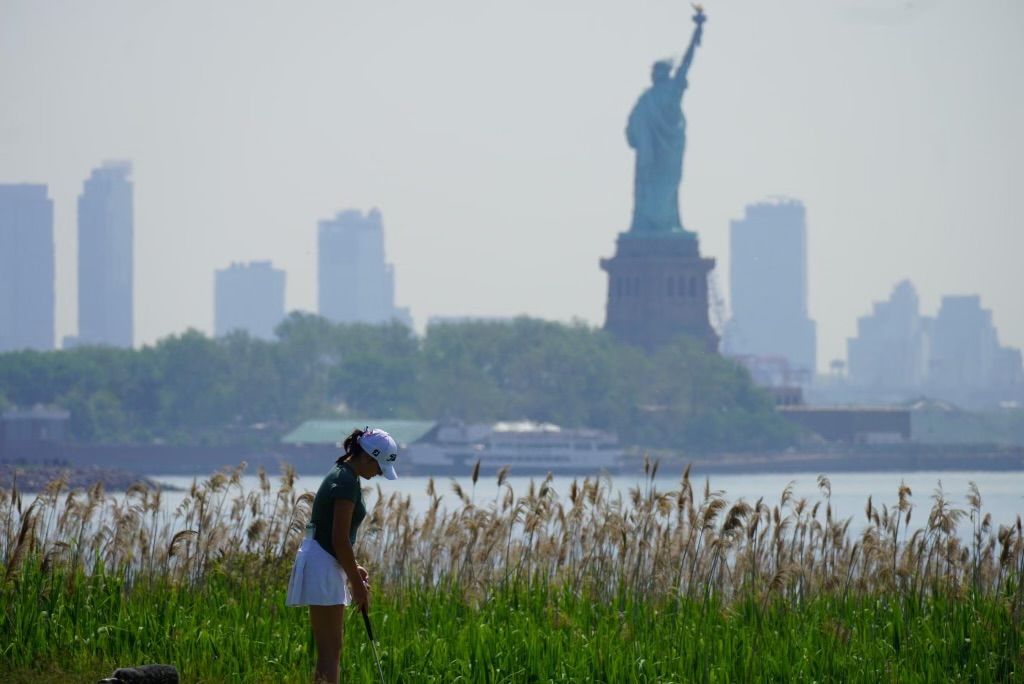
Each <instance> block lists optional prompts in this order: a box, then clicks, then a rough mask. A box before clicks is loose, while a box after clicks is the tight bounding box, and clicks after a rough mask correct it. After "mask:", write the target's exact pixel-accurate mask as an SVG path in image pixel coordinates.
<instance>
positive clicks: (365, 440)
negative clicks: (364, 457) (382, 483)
mask: <svg viewBox="0 0 1024 684" xmlns="http://www.w3.org/2000/svg"><path fill="white" fill-rule="evenodd" d="M356 441H357V442H358V443H359V448H360V449H362V450H363V451H365V452H366V453H368V454H369V455H370V456H373V457H374V458H375V459H377V463H379V464H380V469H381V472H383V473H384V477H386V478H387V479H389V480H397V479H398V473H397V472H395V460H396V459H397V458H398V444H396V443H395V440H394V439H393V438H392V437H391V435H389V434H388V433H386V432H384V431H383V430H378V429H377V428H367V429H366V431H365V432H363V434H362V436H360V437H359V439H358V440H356Z"/></svg>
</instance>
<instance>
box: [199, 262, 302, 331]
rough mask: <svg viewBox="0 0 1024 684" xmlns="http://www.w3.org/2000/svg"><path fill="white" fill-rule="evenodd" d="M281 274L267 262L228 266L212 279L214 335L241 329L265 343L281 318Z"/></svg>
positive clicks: (282, 298) (282, 279) (282, 290)
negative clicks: (263, 340)
mask: <svg viewBox="0 0 1024 684" xmlns="http://www.w3.org/2000/svg"><path fill="white" fill-rule="evenodd" d="M284 284H285V273H284V271H281V270H279V269H276V268H274V267H273V266H272V265H271V263H270V262H269V261H253V262H251V263H248V264H231V266H229V267H228V268H225V269H222V270H219V271H217V272H216V275H215V276H214V326H213V327H214V332H215V333H216V335H217V336H218V337H220V336H222V335H227V334H228V333H230V332H232V331H235V330H244V331H245V332H247V333H249V334H250V335H251V336H253V337H260V338H263V339H266V340H269V339H272V338H273V336H274V328H275V327H277V324H278V323H280V322H281V319H283V318H284Z"/></svg>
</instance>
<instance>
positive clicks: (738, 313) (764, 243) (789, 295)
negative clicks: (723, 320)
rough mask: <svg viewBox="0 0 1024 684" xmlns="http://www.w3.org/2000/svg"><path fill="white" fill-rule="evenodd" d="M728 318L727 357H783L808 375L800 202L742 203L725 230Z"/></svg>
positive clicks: (811, 338)
mask: <svg viewBox="0 0 1024 684" xmlns="http://www.w3.org/2000/svg"><path fill="white" fill-rule="evenodd" d="M729 255H730V259H729V292H730V300H731V308H732V318H731V319H730V320H729V323H728V324H727V325H726V329H725V336H724V340H723V343H724V344H723V347H724V350H725V353H726V354H727V355H730V356H756V357H765V358H773V357H774V358H781V359H785V361H786V362H787V363H788V365H789V367H790V368H791V369H792V370H794V371H802V372H804V373H805V374H806V375H808V376H810V375H813V373H814V372H815V368H816V364H817V356H816V330H815V324H814V321H812V320H811V319H810V318H809V317H808V315H807V219H806V210H805V209H804V205H803V204H802V203H801V202H799V201H797V200H792V199H776V200H771V201H767V202H759V203H757V204H751V205H748V206H747V207H746V212H745V214H744V216H743V218H741V219H737V220H733V221H731V223H730V230H729Z"/></svg>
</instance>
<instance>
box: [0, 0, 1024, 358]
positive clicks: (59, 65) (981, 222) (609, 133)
mask: <svg viewBox="0 0 1024 684" xmlns="http://www.w3.org/2000/svg"><path fill="white" fill-rule="evenodd" d="M229 5H230V3H229ZM855 5H856V7H855ZM868 6H870V7H868ZM864 7H868V9H867V10H864ZM231 8H233V9H231ZM231 8H222V9H218V10H217V11H214V12H212V13H210V14H209V15H206V14H204V13H202V12H201V9H200V6H199V5H198V4H196V3H191V4H190V3H183V4H182V5H181V6H179V7H178V8H177V9H175V10H173V11H171V10H154V9H141V8H138V7H135V6H133V5H132V4H131V3H123V2H110V1H106V2H101V3H97V4H95V5H93V6H92V7H91V8H85V7H78V6H75V5H74V4H73V3H60V2H58V3H55V4H54V5H53V6H52V8H51V9H49V10H45V9H40V8H38V7H37V6H35V5H34V4H32V3H27V2H13V3H8V4H6V5H5V8H4V9H3V10H0V13H2V14H3V19H4V21H0V36H2V37H3V40H2V41H0V53H2V54H0V56H2V57H4V59H2V60H0V84H2V85H3V87H4V88H5V92H8V93H10V102H11V106H10V107H7V108H5V110H4V111H3V112H0V152H2V153H0V182H4V183H16V182H22V181H26V182H32V181H35V182H41V183H47V184H48V185H49V186H50V188H51V197H52V198H53V200H54V205H55V231H56V241H57V262H58V263H57V266H58V268H57V271H58V275H57V306H58V324H57V334H58V338H59V337H61V336H62V335H66V334H70V333H74V331H75V325H74V320H75V317H76V312H75V311H74V309H75V306H74V304H73V302H74V300H75V287H74V281H75V278H76V276H75V265H74V263H71V262H73V260H74V258H75V257H74V255H75V245H74V243H75V240H74V235H73V234H71V233H72V232H73V229H74V217H73V209H72V207H73V198H74V196H75V194H76V190H77V189H78V187H80V183H81V178H82V177H84V176H85V175H86V174H87V173H88V170H89V169H90V168H92V167H93V166H94V165H95V164H96V162H97V161H98V160H99V159H105V158H110V157H124V158H130V159H132V160H133V161H134V164H135V172H134V178H135V184H136V200H137V201H136V216H137V218H136V241H137V245H136V262H137V267H136V268H137V277H136V285H137V306H136V314H137V321H136V340H137V341H138V342H141V343H147V342H152V341H153V340H155V339H157V338H159V337H163V336H166V335H168V334H174V333H179V332H181V331H183V330H184V329H186V328H188V327H195V328H198V329H200V330H204V331H207V332H212V329H211V327H210V323H209V322H210V321H212V319H213V316H212V298H211V297H210V291H209V274H210V273H211V272H212V271H213V270H214V269H215V268H217V267H218V266H220V265H222V264H224V263H228V262H230V261H236V260H243V261H244V260H252V259H261V258H268V257H269V258H273V260H274V262H275V263H276V264H279V265H280V266H281V267H282V268H284V269H285V270H286V271H288V272H289V273H290V278H289V280H290V282H289V291H288V301H287V309H288V310H293V309H299V310H305V311H315V310H316V304H315V299H316V297H315V292H316V279H315V272H316V266H315V235H313V234H312V231H311V230H310V229H309V226H312V225H315V223H316V221H317V220H318V219H319V218H321V217H323V216H324V215H327V214H328V213H329V212H330V211H332V210H333V209H334V208H336V207H339V206H379V207H381V209H382V210H383V211H384V213H385V214H386V215H387V216H388V226H389V231H388V237H387V245H386V246H387V252H388V254H389V261H390V262H391V263H393V264H395V267H396V272H397V273H398V277H397V279H396V292H397V299H398V300H399V301H401V302H403V304H408V305H409V306H410V307H411V309H412V310H413V311H414V312H415V314H416V319H417V324H418V327H419V328H422V325H423V323H424V322H425V321H426V320H427V319H428V318H429V317H431V316H437V315H481V314H489V315H497V316H505V315H515V314H528V315H533V316H538V317H542V318H550V319H557V320H570V319H572V318H573V317H578V318H581V319H583V320H585V321H587V322H588V323H590V324H592V325H595V326H597V325H600V324H601V321H602V318H603V316H602V305H603V297H602V293H603V288H602V282H603V274H602V273H600V271H599V270H598V269H597V268H595V267H594V263H595V262H596V260H597V259H599V258H600V257H602V256H606V255H607V254H608V253H609V251H610V248H611V245H612V243H613V240H614V236H615V235H616V234H617V233H618V232H620V231H622V230H624V229H625V228H626V227H627V225H628V220H629V202H630V191H629V174H630V173H631V164H630V161H629V151H628V150H627V149H624V146H623V145H622V125H623V120H624V117H625V115H626V114H627V113H628V111H629V107H630V105H631V103H632V101H633V100H634V99H635V95H636V92H637V89H638V87H640V86H642V85H643V84H644V83H645V82H646V80H647V75H648V71H649V68H650V64H651V62H652V61H654V60H655V59H657V58H658V57H661V56H664V55H665V54H673V53H675V54H676V55H678V53H679V50H680V42H681V38H680V37H681V36H682V35H685V32H686V31H687V30H688V29H689V26H690V24H689V14H690V8H689V7H688V6H687V5H685V3H684V4H682V5H679V4H676V3H668V2H657V3H652V4H651V5H650V6H644V7H643V8H629V9H628V10H627V9H626V8H619V7H617V6H615V5H613V4H610V3H609V4H594V3H586V4H584V3H581V2H569V3H567V4H566V5H565V6H563V7H560V8H558V9H549V8H545V7H541V5H540V4H531V3H526V4H525V5H522V6H519V7H517V8H514V9H513V8H503V9H496V8H490V9H487V10H485V9H484V8H477V7H474V6H473V5H471V4H470V3H465V2H448V3H446V4H445V7H444V8H443V9H445V10H448V11H450V13H451V17H452V20H451V21H450V20H449V19H448V18H447V17H443V16H442V15H445V14H446V12H445V11H437V9H436V8H435V9H428V8H419V7H416V6H414V5H411V4H400V6H397V7H395V8H390V9H388V8H336V7H332V6H330V5H327V4H317V3H313V4H311V5H310V6H309V7H308V8H306V9H305V10H304V11H303V12H292V11H291V10H287V11H286V10H284V9H273V8H271V7H270V6H265V5H251V6H250V5H245V6H243V5H241V4H236V5H232V6H231ZM862 10H864V11H862ZM709 11H710V12H711V14H710V22H711V23H710V24H709V33H708V37H707V38H706V40H705V44H704V45H703V46H702V48H701V56H700V59H699V61H698V62H697V64H696V65H695V66H694V70H693V73H692V74H691V83H692V85H693V86H694V88H693V90H692V93H690V94H688V95H687V102H686V105H685V106H686V111H687V117H688V120H689V125H690V127H689V131H688V137H689V145H690V147H689V149H688V151H687V159H686V172H685V178H686V180H685V181H684V183H683V187H682V195H683V199H682V203H683V209H684V213H685V214H686V217H687V218H686V221H687V225H688V226H691V227H692V228H693V229H695V230H696V231H697V232H698V234H699V236H700V238H701V249H702V252H703V253H706V254H708V255H709V256H711V257H714V258H716V259H718V268H717V270H718V271H719V276H718V277H719V283H720V284H724V280H725V279H724V277H723V274H724V273H727V272H728V270H729V264H728V254H727V252H728V222H729V219H731V218H734V217H735V216H737V215H738V214H739V212H740V211H741V210H742V207H743V206H745V205H746V204H748V203H751V202H756V201H757V200H759V199H760V198H762V197H766V196H770V195H774V194H787V195H791V196H794V197H797V198H800V199H801V200H802V201H803V202H804V204H805V205H806V207H807V211H808V224H809V226H810V230H809V234H808V253H809V271H808V278H809V298H810V302H809V314H810V316H811V318H814V319H816V320H817V322H818V333H819V335H818V336H819V346H818V366H819V369H821V368H824V367H827V364H828V362H829V361H830V360H831V359H833V358H842V357H843V356H845V340H846V339H847V338H848V337H851V336H852V335H853V334H854V331H855V327H856V319H857V317H858V316H859V315H861V314H862V313H863V311H865V310H866V309H868V308H869V307H870V303H871V302H873V301H877V300H879V299H881V298H883V297H884V296H885V295H886V293H887V292H888V290H889V289H890V287H891V284H892V283H893V282H898V281H899V280H902V279H904V278H909V279H911V280H913V281H914V282H915V283H916V284H917V286H918V288H919V294H920V297H921V300H922V307H923V308H925V309H927V310H936V309H937V308H938V305H939V298H940V296H941V295H942V294H947V293H961V294H979V295H980V296H981V298H982V300H983V301H984V302H985V304H986V306H987V307H988V308H990V309H991V310H993V312H994V314H995V317H996V320H997V323H998V326H999V330H1000V335H1001V340H1002V342H1003V343H1004V344H1007V345H1009V346H1014V347H1020V346H1024V317H1022V316H1021V314H1020V313H1019V311H1020V307H1019V305H1018V304H1016V302H1015V296H1014V292H1015V291H1019V290H1020V289H1021V288H1022V287H1024V283H1021V282H1020V278H1022V277H1024V276H1021V275H1020V274H1019V273H1018V270H1019V269H1016V268H1015V264H1014V260H1013V256H1012V255H1014V254H1017V253H1021V252H1022V251H1024V237H1022V231H1019V230H1015V229H1014V226H1016V225H1019V219H1018V218H1017V215H1016V202H1015V200H1016V198H1015V194H1014V188H1015V187H1017V186H1019V185H1020V182H1021V180H1022V179H1021V174H1020V170H1019V167H1018V166H1017V164H1016V161H1015V160H1016V159H1019V158H1020V157H1021V155H1022V154H1024V135H1022V133H1021V132H1020V129H1019V127H1018V126H1016V125H1014V123H1013V122H1015V121H1016V120H1018V119H1020V118H1021V115H1022V114H1024V86H1021V85H1020V84H1019V83H1018V82H1017V80H1016V79H1014V78H1012V75H1013V73H1014V71H1015V70H1014V68H1013V64H1014V63H1019V61H1020V55H1021V52H1022V50H1024V48H1022V47H1021V45H1020V41H1016V40H1012V39H1013V38H1014V37H1015V36H1017V35H1019V34H1018V29H1019V27H1020V26H1021V25H1022V20H1024V10H1022V9H1021V8H1020V6H1019V5H1016V4H1012V3H1008V2H995V1H993V2H986V3H984V9H983V10H982V11H978V12H975V13H973V14H972V15H971V16H970V17H966V16H964V13H963V12H961V11H960V10H959V9H958V7H957V5H956V4H955V3H952V2H942V1H935V2H923V3H916V4H915V6H914V8H913V9H906V8H904V6H903V5H898V4H897V3H886V2H881V1H880V0H876V1H874V2H869V3H852V2H845V0H843V1H841V2H837V3H835V5H834V6H832V8H831V9H826V8H823V7H821V6H820V5H818V4H814V3H810V2H806V1H796V2H792V3H790V4H789V5H787V7H786V11H780V10H779V9H778V8H776V7H774V6H772V7H763V6H760V5H757V4H756V3H753V2H740V3H733V4H730V5H724V4H723V5H722V6H713V7H709ZM200 17H201V18H200ZM581 17H586V18H587V21H586V22H585V23H584V24H582V25H581V23H580V19H581ZM115 18H116V20H115ZM236 25H237V26H238V27H239V30H237V31H236V30H234V27H235V26H236ZM72 26H73V27H75V31H73V32H72V31H70V28H71V27H72ZM414 26H417V27H422V29H417V30H415V31H414V30H412V27H414ZM581 26H582V28H581ZM506 29H508V30H506ZM711 29H713V30H711ZM185 32H188V34H189V35H190V36H191V41H192V44H193V46H194V49H192V50H191V51H189V52H185V51H182V50H178V49H172V47H173V45H172V44H169V43H167V42H166V39H165V38H164V37H162V36H167V35H173V34H181V33H185ZM438 34H440V35H443V36H444V40H442V41H440V42H441V43H442V44H443V45H442V47H437V44H438V42H439V41H437V40H436V36H437V35H438ZM225 36H230V40H229V41H227V43H228V44H230V47H231V49H230V50H227V49H225V48H224V46H225V40H224V37H225ZM330 36H335V38H336V39H333V40H331V39H329V37H330ZM428 36H430V38H429V40H428V38H427V37H428ZM523 37H527V38H529V39H530V41H531V45H532V48H531V51H530V54H524V53H523V52H522V51H521V50H517V49H515V47H516V44H517V43H518V40H519V39H522V38H523ZM613 37H614V38H615V40H612V38H613ZM570 38H571V41H570V40H569V39H570ZM119 41H121V42H119ZM123 41H127V42H126V43H124V42H123ZM509 41H511V42H509ZM570 44H571V45H572V49H568V48H567V46H568V45H570ZM118 45H121V46H122V47H120V48H116V49H115V46H118ZM266 45H274V46H275V49H274V50H272V51H271V52H269V53H268V52H266V51H265V46H266ZM951 45H955V46H957V47H956V49H954V50H950V49H949V46H951ZM481 51H483V52H481ZM1007 51H1009V52H1007ZM809 54H814V56H815V59H814V60H808V55H809ZM126 55H127V56H128V57H130V59H127V60H126V59H123V57H124V56H126ZM410 55H416V60H417V68H412V69H410V68H409V64H410V62H409V61H408V60H409V59H410V58H411V57H410ZM484 55H486V56H484ZM908 55H912V56H913V57H912V58H909V57H908ZM1015 60H1016V61H1015ZM810 62H814V63H810ZM27 63H32V64H33V69H32V70H31V71H29V70H26V69H25V68H24V64H27ZM93 72H103V73H106V74H107V75H108V76H107V78H105V79H104V80H103V81H102V82H95V79H92V80H90V79H88V78H86V76H85V74H87V73H93ZM86 83H90V84H91V85H90V86H89V87H86V86H85V85H84V84H86ZM698 85H699V86H700V87H697V86H698ZM44 86H45V87H44ZM812 93H813V95H812ZM538 104H539V105H540V106H538ZM76 186H77V187H76ZM69 201H71V202H72V204H69ZM197 245H198V246H201V247H202V249H198V250H197V249H195V247H196V246H197ZM453 245H460V246H461V251H462V252H464V254H465V255H466V256H465V257H463V258H461V259H458V260H457V262H458V264H457V265H458V268H457V269H443V268H438V265H439V264H442V263H445V262H446V261H449V260H452V254H451V248H452V246H453ZM524 272H526V273H529V274H530V277H529V278H523V277H522V274H523V273H524ZM172 282H173V283H175V286H174V287H169V286H168V283H172ZM467 285H472V286H471V287H467ZM728 298H729V297H727V299H728Z"/></svg>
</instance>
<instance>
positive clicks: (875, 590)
mask: <svg viewBox="0 0 1024 684" xmlns="http://www.w3.org/2000/svg"><path fill="white" fill-rule="evenodd" d="M654 470H656V468H652V472H651V473H650V474H651V481H652V482H653V479H654V472H653V471H654ZM236 481H237V478H235V477H233V476H232V474H230V473H229V474H224V475H221V476H215V477H214V478H211V479H210V480H208V481H206V482H204V483H201V484H199V483H197V485H196V487H195V488H193V491H192V492H191V493H190V494H189V497H188V498H187V499H186V502H185V503H184V504H182V506H181V507H179V509H178V510H177V511H175V512H174V513H173V514H172V515H167V514H166V512H162V510H163V509H162V508H161V507H160V505H159V495H158V494H157V493H155V492H152V491H149V490H145V489H143V488H139V489H135V490H133V491H130V492H129V493H128V494H126V495H122V496H121V497H107V496H105V495H103V493H102V491H100V490H99V489H94V490H92V491H90V492H78V493H75V492H66V491H65V490H64V489H63V487H62V486H61V485H60V483H55V484H54V485H53V486H52V487H51V488H50V489H49V490H48V491H47V492H44V493H43V494H41V495H39V496H37V497H35V498H34V499H33V500H32V501H30V502H26V501H25V500H23V498H22V496H21V494H20V493H18V492H17V491H12V492H10V493H3V492H0V560H2V561H3V572H2V581H3V587H2V589H3V590H2V592H0V617H2V622H0V673H2V678H0V679H2V681H4V682H25V683H26V684H27V683H28V682H93V681H96V680H97V679H99V678H101V677H102V676H105V675H107V674H109V673H110V672H111V671H112V670H113V669H114V668H116V667H119V666H125V665H138V664H143V663H148V662H165V663H170V664H173V665H175V666H176V667H178V668H179V670H180V671H181V672H182V674H183V680H182V681H184V682H187V683H197V682H308V681H310V680H311V672H312V668H313V663H314V654H313V648H312V642H311V638H310V633H309V627H308V617H307V614H306V612H305V611H304V610H303V609H292V608H286V607H285V606H284V595H285V587H286V584H287V578H288V573H289V570H290V565H291V558H292V556H293V554H294V550H295V548H296V546H297V545H298V543H299V541H300V539H301V536H302V526H303V525H304V523H305V520H306V517H307V516H308V507H309V501H310V496H309V495H308V494H307V493H304V492H296V491H294V490H293V489H292V484H293V482H294V479H293V478H292V477H291V476H290V474H289V473H286V474H285V477H284V478H283V479H282V481H281V484H280V485H279V487H278V488H277V489H276V490H275V489H274V488H272V487H271V486H270V483H269V480H266V481H264V485H263V486H262V487H261V488H260V490H259V491H256V492H242V491H240V489H235V488H234V484H233V483H235V482H236ZM820 485H821V492H822V500H821V501H817V502H811V501H806V500H803V499H801V500H794V498H793V496H792V494H791V493H790V492H789V491H788V490H787V491H784V492H782V495H781V496H780V498H779V500H778V503H777V504H771V505H770V504H767V503H765V502H764V500H759V501H757V502H754V503H749V504H748V503H745V502H742V501H738V502H733V503H731V504H730V503H727V502H725V501H724V500H722V499H721V498H720V497H718V496H717V495H716V494H715V493H714V492H713V491H711V490H710V488H709V487H708V486H705V488H704V491H703V495H701V494H700V493H699V492H697V493H695V492H694V488H693V487H692V486H691V485H690V482H689V480H688V477H687V476H686V475H685V474H684V476H683V479H682V480H681V481H680V486H679V488H678V489H677V490H674V491H671V492H659V491H657V490H656V489H655V488H654V487H653V484H652V485H651V486H649V487H647V488H639V489H637V490H634V491H632V492H631V493H630V495H629V497H618V496H614V497H613V496H610V494H609V488H608V487H607V484H606V483H602V482H601V481H598V480H586V481H583V482H582V483H581V484H579V485H578V486H574V487H572V489H571V490H570V492H569V495H568V499H567V500H564V501H560V500H558V498H557V497H556V496H555V495H554V494H553V492H551V490H550V489H549V488H547V486H546V483H544V482H542V483H540V484H539V485H532V486H530V488H529V490H528V491H526V492H522V493H519V494H518V495H517V493H515V492H513V491H512V489H511V487H508V486H507V485H503V486H504V487H505V489H504V490H503V491H505V494H504V495H501V496H499V497H498V498H497V499H495V500H493V501H487V502H476V501H475V499H474V497H473V496H472V494H471V493H467V492H464V491H461V490H460V489H459V488H458V487H457V486H453V491H454V494H455V497H456V504H457V505H456V506H454V507H453V508H451V509H450V510H448V511H445V510H444V509H443V508H440V507H439V506H438V502H439V501H440V495H439V494H437V492H436V491H435V489H434V486H433V484H431V485H430V486H429V487H428V490H427V492H425V495H424V496H425V497H429V499H427V500H428V501H430V502H432V503H431V505H430V506H428V507H427V510H426V512H425V513H424V514H422V515H414V514H413V513H412V512H411V507H410V505H409V500H408V499H402V498H400V497H392V498H390V499H387V498H379V499H378V500H379V503H378V504H377V505H376V506H375V508H374V509H373V510H372V511H371V513H370V514H369V515H368V517H367V520H366V522H365V523H364V530H365V535H363V537H362V539H361V542H360V546H359V548H358V549H357V555H358V557H359V558H360V559H361V560H363V561H364V562H365V564H366V565H367V566H368V567H369V569H370V571H371V573H372V577H373V585H374V588H375V589H374V598H373V600H374V603H373V608H372V615H373V619H374V626H375V629H376V632H377V637H378V639H379V651H380V655H381V659H382V663H383V668H384V672H385V676H386V678H387V680H388V681H389V682H398V681H402V682H444V683H448V682H591V681H592V682H615V683H617V682H746V681H772V682H783V681H816V682H833V681H834V682H858V681H859V682H879V681H883V682H917V681H920V682H935V681H963V682H1006V681H1011V682H1012V681H1024V674H1022V673H1024V634H1022V618H1024V588H1022V583H1021V578H1022V577H1024V542H1022V537H1021V522H1020V520H1019V519H1018V520H1017V521H1015V524H1010V525H1002V526H996V525H994V524H993V523H992V521H991V519H990V518H989V517H988V516H987V515H985V514H984V512H983V507H982V502H981V496H980V494H979V493H978V492H977V490H976V489H974V488H973V487H972V489H971V491H970V492H969V494H968V500H969V504H970V505H969V507H968V509H966V510H960V509H957V508H955V507H954V506H952V505H951V504H950V503H949V500H948V499H947V498H946V496H945V494H944V493H943V492H941V491H937V492H935V494H934V495H933V496H932V498H931V501H932V502H931V505H930V507H928V508H927V509H926V510H925V513H924V514H919V518H923V522H921V523H919V526H917V527H910V526H909V523H910V519H911V515H912V513H913V512H914V510H915V504H914V502H913V499H912V494H911V492H910V490H909V489H907V488H906V487H903V486H900V487H899V488H898V490H897V498H896V501H894V502H893V503H892V504H891V505H884V504H883V505H881V506H876V504H875V503H874V502H872V501H870V500H869V501H868V502H867V505H866V507H865V517H866V520H867V526H866V527H865V528H864V530H863V532H862V533H861V534H859V535H858V536H852V535H850V534H848V527H849V525H850V521H849V520H835V519H833V518H832V513H831V507H830V505H829V501H828V499H829V497H830V494H831V492H830V486H829V483H828V480H827V478H821V481H820ZM963 523H968V524H969V525H970V527H969V532H970V534H969V535H967V536H960V535H958V534H957V529H958V526H959V525H962V524H963ZM346 632H347V634H346V647H345V653H344V656H343V681H354V682H375V681H377V680H378V679H377V673H376V668H375V665H374V661H373V656H372V652H371V650H370V648H369V643H368V641H367V638H366V635H365V633H364V631H363V626H362V622H361V619H360V618H359V616H357V615H349V616H348V620H347V628H346Z"/></svg>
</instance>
